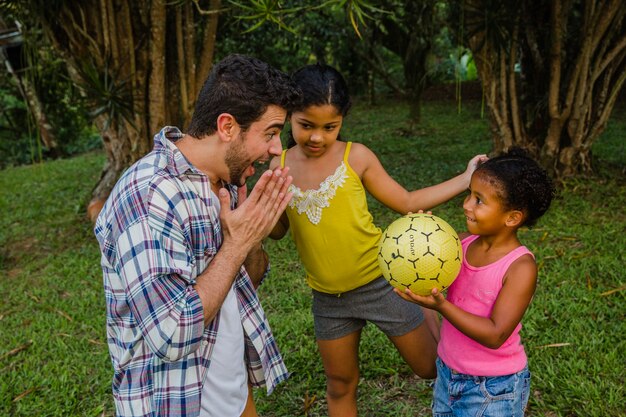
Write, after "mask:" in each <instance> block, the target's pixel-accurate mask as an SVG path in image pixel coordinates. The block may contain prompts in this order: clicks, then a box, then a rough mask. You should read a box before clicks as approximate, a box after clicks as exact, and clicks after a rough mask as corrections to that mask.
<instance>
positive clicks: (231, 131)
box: [217, 113, 239, 142]
mask: <svg viewBox="0 0 626 417" xmlns="http://www.w3.org/2000/svg"><path fill="white" fill-rule="evenodd" d="M238 127H239V125H238V124H237V121H236V120H235V117H234V116H233V115H232V114H230V113H221V114H220V115H219V116H217V134H218V136H219V138H220V139H221V140H223V141H225V142H230V141H231V140H232V139H233V138H234V137H236V134H237V128H238Z"/></svg>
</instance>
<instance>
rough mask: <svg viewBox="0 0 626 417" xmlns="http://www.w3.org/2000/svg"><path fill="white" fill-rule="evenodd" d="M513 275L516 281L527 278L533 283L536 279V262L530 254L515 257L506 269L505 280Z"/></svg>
mask: <svg viewBox="0 0 626 417" xmlns="http://www.w3.org/2000/svg"><path fill="white" fill-rule="evenodd" d="M511 277H513V278H514V279H515V280H516V281H517V280H518V279H519V280H529V281H530V282H532V283H534V282H535V281H536V280H537V263H536V262H535V258H533V256H532V255H530V254H524V255H522V256H520V257H519V258H517V259H516V260H515V261H513V263H511V265H510V266H509V269H508V270H507V271H506V276H505V280H506V279H509V278H511Z"/></svg>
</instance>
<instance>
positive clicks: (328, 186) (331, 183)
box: [289, 162, 348, 224]
mask: <svg viewBox="0 0 626 417" xmlns="http://www.w3.org/2000/svg"><path fill="white" fill-rule="evenodd" d="M346 171H347V168H346V164H345V163H344V162H341V165H339V166H338V167H337V169H336V170H335V172H334V173H333V174H331V175H329V176H328V177H327V178H326V179H325V180H324V181H322V183H321V184H320V187H319V188H318V189H316V190H306V191H302V190H300V188H298V187H297V186H295V185H293V184H291V185H290V186H289V191H291V192H292V193H293V197H292V198H291V201H290V202H289V207H291V208H293V209H296V210H297V211H298V214H302V213H306V216H307V217H308V218H309V221H310V222H311V223H313V224H318V223H319V222H320V220H322V209H323V208H324V207H328V206H330V200H332V199H333V197H334V196H335V193H336V191H337V188H339V187H341V186H342V185H343V184H344V183H345V182H346V178H348V175H347V174H346Z"/></svg>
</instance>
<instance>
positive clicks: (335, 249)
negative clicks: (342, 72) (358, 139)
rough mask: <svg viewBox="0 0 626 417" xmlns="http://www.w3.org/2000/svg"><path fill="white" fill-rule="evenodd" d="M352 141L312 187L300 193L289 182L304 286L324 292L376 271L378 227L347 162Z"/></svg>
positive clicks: (355, 282) (332, 291) (375, 274)
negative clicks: (336, 163)
mask: <svg viewBox="0 0 626 417" xmlns="http://www.w3.org/2000/svg"><path fill="white" fill-rule="evenodd" d="M351 145H352V143H351V142H348V143H347V144H346V151H345V153H344V155H343V161H342V163H341V165H339V166H338V167H337V170H336V171H335V172H334V173H333V174H332V175H330V176H329V177H328V178H326V179H325V180H324V181H323V182H322V183H321V184H320V187H319V188H318V189H317V190H307V191H304V192H303V191H301V190H300V189H299V188H298V187H296V186H294V185H293V184H292V185H291V186H290V191H291V192H293V194H294V195H293V198H292V199H291V201H290V202H289V205H288V206H287V209H286V212H287V217H288V218H289V227H290V229H291V236H292V237H293V240H294V242H295V244H296V248H297V250H298V254H299V255H300V260H301V261H302V264H303V265H304V269H305V270H306V273H307V282H308V284H309V286H311V288H313V289H315V290H317V291H321V292H325V293H329V294H340V293H343V292H346V291H350V290H353V289H355V288H358V287H360V286H362V285H365V284H367V283H369V282H370V281H372V280H374V279H376V278H378V277H379V276H380V275H381V271H380V269H379V266H378V260H377V254H378V241H379V240H380V236H381V230H380V228H378V227H376V225H375V224H374V219H373V217H372V215H371V214H370V212H369V209H368V207H367V199H366V194H365V188H364V187H363V184H362V183H361V179H360V178H359V176H358V175H357V174H356V172H354V170H353V169H352V168H351V167H350V164H349V163H348V155H349V154H350V147H351ZM285 153H286V151H283V154H282V156H281V167H284V166H285Z"/></svg>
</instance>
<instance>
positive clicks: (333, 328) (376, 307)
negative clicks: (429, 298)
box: [312, 277, 424, 340]
mask: <svg viewBox="0 0 626 417" xmlns="http://www.w3.org/2000/svg"><path fill="white" fill-rule="evenodd" d="M312 292H313V305H312V311H313V323H314V325H315V337H316V338H317V340H333V339H339V338H341V337H344V336H347V335H349V334H351V333H354V332H356V331H358V330H361V329H362V328H363V327H364V326H365V325H366V324H367V322H368V321H369V322H371V323H373V324H375V325H376V326H377V327H378V328H379V329H380V330H382V332H383V333H385V334H386V335H387V337H394V336H402V335H404V334H406V333H408V332H410V331H411V330H413V329H415V328H416V327H418V326H419V325H420V324H421V323H422V321H423V320H424V314H423V312H422V308H421V307H420V306H418V305H417V304H414V303H411V302H409V301H405V300H404V299H402V298H400V296H399V295H398V294H396V293H395V292H393V287H392V286H391V285H389V283H388V282H387V281H386V280H385V279H384V278H383V277H380V278H377V279H375V280H373V281H372V282H370V283H367V284H365V285H363V286H361V287H359V288H355V289H354V290H351V291H347V292H344V293H342V294H340V295H337V294H327V293H323V292H319V291H316V290H312Z"/></svg>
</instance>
